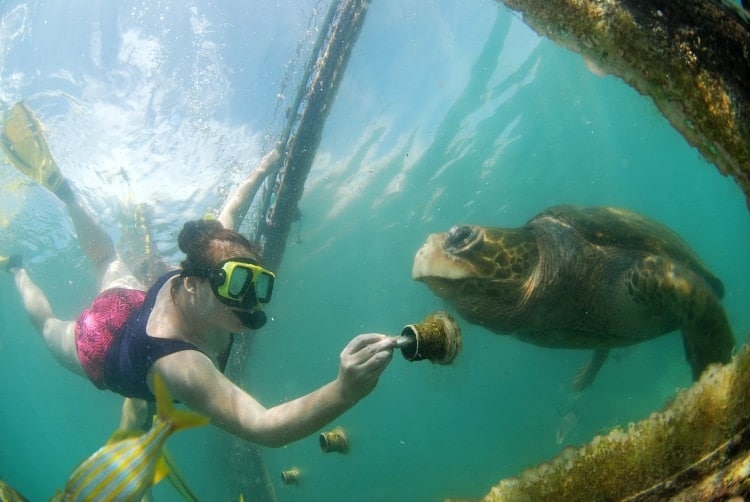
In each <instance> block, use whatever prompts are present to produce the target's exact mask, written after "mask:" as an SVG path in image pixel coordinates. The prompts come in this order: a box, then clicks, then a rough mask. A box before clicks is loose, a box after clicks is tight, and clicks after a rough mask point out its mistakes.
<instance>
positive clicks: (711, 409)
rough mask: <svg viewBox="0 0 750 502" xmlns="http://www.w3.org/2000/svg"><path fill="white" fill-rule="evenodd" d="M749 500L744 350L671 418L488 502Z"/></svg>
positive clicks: (505, 485)
mask: <svg viewBox="0 0 750 502" xmlns="http://www.w3.org/2000/svg"><path fill="white" fill-rule="evenodd" d="M747 496H750V347H748V346H747V345H745V346H744V347H743V348H742V350H741V351H740V353H739V354H738V355H737V356H735V359H734V360H733V361H732V362H731V363H730V364H727V365H726V366H720V365H715V366H711V367H709V369H708V370H706V372H705V373H704V374H703V376H702V377H701V378H700V380H699V381H698V382H696V383H695V385H693V386H692V387H691V388H689V389H686V390H683V391H681V392H680V393H678V394H677V396H676V397H675V399H674V401H673V402H672V404H670V405H669V406H668V407H667V408H666V409H665V410H664V411H662V412H660V413H654V414H652V415H651V417H649V418H648V419H646V420H643V421H641V422H639V423H637V424H630V425H629V426H628V427H627V428H626V429H621V428H616V429H614V430H612V431H610V432H609V433H608V434H607V435H604V436H597V437H595V438H594V439H593V440H592V441H591V442H590V443H588V444H587V445H584V446H582V447H581V448H578V449H576V448H572V447H571V448H568V449H566V450H565V451H563V452H562V453H561V454H560V455H559V456H558V457H556V458H555V459H553V460H552V461H550V462H549V463H544V464H541V465H539V466H536V467H534V468H531V469H528V470H527V471H525V472H524V473H523V474H522V475H521V476H519V477H516V478H510V479H505V480H502V481H501V482H500V483H498V484H497V485H496V486H495V487H493V488H492V489H491V490H490V492H489V493H488V494H487V495H486V496H485V497H484V499H483V500H484V501H486V502H499V501H504V502H506V501H527V500H528V501H536V500H569V501H575V500H581V501H589V500H629V501H638V502H645V501H654V502H656V501H663V500H684V501H695V500H716V501H718V500H729V499H730V498H732V497H747ZM738 500H740V499H738ZM745 500H746V499H745Z"/></svg>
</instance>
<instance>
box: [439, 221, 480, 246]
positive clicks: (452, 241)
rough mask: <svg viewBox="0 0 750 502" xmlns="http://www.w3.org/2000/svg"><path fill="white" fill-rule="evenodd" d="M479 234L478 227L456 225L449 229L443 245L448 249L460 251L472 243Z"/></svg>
mask: <svg viewBox="0 0 750 502" xmlns="http://www.w3.org/2000/svg"><path fill="white" fill-rule="evenodd" d="M477 234H478V232H477V230H476V228H474V227H472V226H470V225H456V226H454V227H453V228H451V229H450V230H449V231H448V237H447V238H446V239H445V244H443V247H444V248H445V249H446V251H460V250H462V249H463V248H465V247H467V246H469V245H470V244H472V243H473V242H474V241H475V240H476V238H477Z"/></svg>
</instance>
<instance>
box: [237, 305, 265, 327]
mask: <svg viewBox="0 0 750 502" xmlns="http://www.w3.org/2000/svg"><path fill="white" fill-rule="evenodd" d="M234 313H235V315H236V316H237V317H238V318H239V319H240V321H242V324H244V325H245V326H247V327H248V328H250V329H260V328H262V327H263V326H264V325H265V324H266V321H267V320H268V318H267V317H266V313H265V312H263V311H262V310H254V311H252V312H251V311H248V310H235V311H234Z"/></svg>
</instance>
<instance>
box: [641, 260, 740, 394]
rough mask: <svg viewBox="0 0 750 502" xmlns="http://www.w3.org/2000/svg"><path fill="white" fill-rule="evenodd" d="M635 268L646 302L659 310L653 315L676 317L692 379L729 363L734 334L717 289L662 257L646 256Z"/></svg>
mask: <svg viewBox="0 0 750 502" xmlns="http://www.w3.org/2000/svg"><path fill="white" fill-rule="evenodd" d="M638 268H639V271H638V272H639V273H638V275H639V276H640V281H641V284H640V287H639V288H638V289H639V290H640V291H641V293H642V294H645V295H647V296H648V297H650V298H648V299H647V300H646V301H648V302H649V303H650V304H651V305H653V306H654V307H655V308H657V309H658V310H660V312H658V313H657V314H656V315H658V316H663V317H669V316H671V317H672V318H673V319H675V320H676V321H677V323H678V327H679V328H680V330H681V331H682V341H683V345H684V347H685V358H686V359H687V362H688V364H690V368H691V369H692V372H693V379H694V380H698V378H699V377H700V376H701V373H703V370H705V369H706V367H707V366H708V365H709V364H713V363H728V362H729V361H730V359H731V358H732V348H733V347H734V336H733V335H732V329H731V328H730V327H729V322H728V321H727V316H726V314H725V313H724V308H723V307H722V306H721V303H720V301H719V297H718V296H717V293H716V290H715V289H714V288H713V287H712V286H711V285H709V284H708V282H706V281H705V280H704V279H703V277H701V276H699V275H698V274H696V273H694V272H693V271H691V270H690V269H688V268H687V267H683V266H682V265H680V264H679V263H675V262H674V261H671V260H668V259H664V258H662V257H658V256H649V257H647V258H645V259H644V260H643V262H642V264H641V266H640V267H638ZM641 299H643V298H641Z"/></svg>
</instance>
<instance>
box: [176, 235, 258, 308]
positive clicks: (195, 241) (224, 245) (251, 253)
mask: <svg viewBox="0 0 750 502" xmlns="http://www.w3.org/2000/svg"><path fill="white" fill-rule="evenodd" d="M177 244H178V245H179V247H180V250H181V251H182V252H183V253H185V259H184V260H182V263H180V267H181V268H182V271H183V272H182V273H183V275H194V274H195V272H194V271H195V270H200V269H205V268H206V267H208V268H214V267H216V266H217V265H218V264H219V263H221V262H222V261H224V260H227V259H229V258H236V257H243V258H251V259H253V260H255V261H256V262H257V263H258V264H259V265H260V253H259V252H258V248H257V246H256V245H255V244H253V243H252V242H250V241H249V240H248V239H247V238H246V237H245V236H243V235H242V234H239V233H237V232H235V231H234V230H231V229H229V228H224V226H222V224H221V223H220V222H219V221H217V220H193V221H188V222H186V223H185V225H183V227H182V230H181V231H180V235H179V236H178V237H177ZM173 284H181V282H178V283H173ZM172 293H173V294H174V287H173V289H172Z"/></svg>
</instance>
